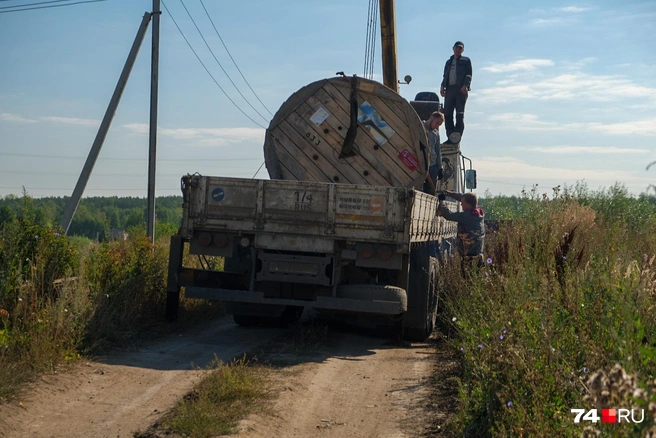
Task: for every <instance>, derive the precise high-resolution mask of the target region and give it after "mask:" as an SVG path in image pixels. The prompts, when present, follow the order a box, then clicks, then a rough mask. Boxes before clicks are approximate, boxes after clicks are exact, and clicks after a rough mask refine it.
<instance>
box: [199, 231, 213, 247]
mask: <svg viewBox="0 0 656 438" xmlns="http://www.w3.org/2000/svg"><path fill="white" fill-rule="evenodd" d="M198 243H200V245H201V246H210V244H211V243H212V235H211V234H210V233H205V232H203V233H200V234H199V235H198Z"/></svg>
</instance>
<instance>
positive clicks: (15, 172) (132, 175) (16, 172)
mask: <svg viewBox="0 0 656 438" xmlns="http://www.w3.org/2000/svg"><path fill="white" fill-rule="evenodd" d="M260 168H262V166H260ZM231 169H232V170H243V171H246V170H249V169H250V168H244V167H239V168H237V167H232V168H231ZM258 171H259V169H258ZM0 173H2V174H12V175H53V176H67V175H79V174H80V172H38V171H29V170H25V171H22V170H0ZM94 176H120V177H122V178H143V177H144V176H145V175H144V174H143V173H96V174H94ZM157 176H177V177H179V176H180V174H179V173H158V174H157Z"/></svg>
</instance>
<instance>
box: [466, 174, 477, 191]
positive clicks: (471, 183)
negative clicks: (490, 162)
mask: <svg viewBox="0 0 656 438" xmlns="http://www.w3.org/2000/svg"><path fill="white" fill-rule="evenodd" d="M465 187H466V188H468V189H469V190H473V189H475V188H476V171H475V170H474V169H469V170H465Z"/></svg>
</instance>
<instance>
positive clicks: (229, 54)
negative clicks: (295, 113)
mask: <svg viewBox="0 0 656 438" xmlns="http://www.w3.org/2000/svg"><path fill="white" fill-rule="evenodd" d="M200 4H201V5H202V6H203V9H205V14H207V18H209V20H210V23H212V27H213V28H214V31H215V32H216V36H218V37H219V40H221V44H223V47H224V48H225V49H226V52H228V56H229V57H230V59H232V63H233V64H235V67H236V68H237V71H238V72H239V74H240V75H241V77H242V78H243V79H244V82H246V85H248V88H250V89H251V91H252V92H253V95H254V96H255V98H256V99H257V100H258V101H259V102H260V103H261V104H262V106H263V107H264V109H265V110H267V111H268V112H269V114H271V115H273V113H272V112H271V111H269V108H267V106H266V105H265V104H264V102H262V101H261V100H260V97H259V96H258V95H257V93H256V92H255V90H253V87H251V84H250V83H249V82H248V80H246V77H245V76H244V74H243V73H242V72H241V69H240V68H239V66H238V65H237V62H236V61H235V59H234V58H233V57H232V54H231V53H230V50H228V46H226V44H225V43H224V42H223V38H221V34H219V31H218V30H217V28H216V26H215V25H214V21H213V20H212V17H210V14H209V12H207V8H205V3H203V0H200Z"/></svg>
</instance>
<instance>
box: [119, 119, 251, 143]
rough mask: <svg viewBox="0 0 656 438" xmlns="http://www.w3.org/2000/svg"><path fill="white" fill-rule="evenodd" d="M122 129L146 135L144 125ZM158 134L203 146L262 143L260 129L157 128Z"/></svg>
mask: <svg viewBox="0 0 656 438" xmlns="http://www.w3.org/2000/svg"><path fill="white" fill-rule="evenodd" d="M123 127H124V128H126V129H128V130H130V131H132V132H134V133H137V134H148V131H149V126H148V124H146V123H131V124H127V125H123ZM157 132H158V134H159V135H161V136H166V137H171V138H173V139H176V140H188V141H194V142H196V143H197V144H201V145H204V146H225V145H227V144H231V143H239V142H244V141H251V142H258V143H263V142H264V130H263V129H260V128H175V129H173V128H162V127H161V126H160V127H159V128H158V131H157Z"/></svg>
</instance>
